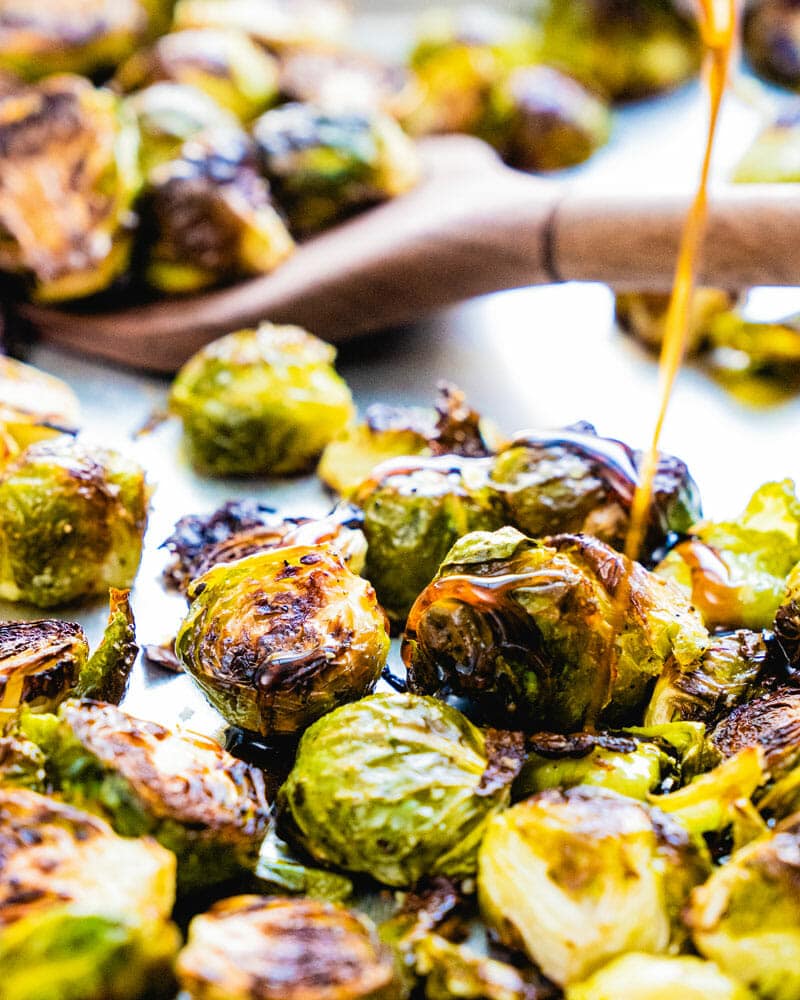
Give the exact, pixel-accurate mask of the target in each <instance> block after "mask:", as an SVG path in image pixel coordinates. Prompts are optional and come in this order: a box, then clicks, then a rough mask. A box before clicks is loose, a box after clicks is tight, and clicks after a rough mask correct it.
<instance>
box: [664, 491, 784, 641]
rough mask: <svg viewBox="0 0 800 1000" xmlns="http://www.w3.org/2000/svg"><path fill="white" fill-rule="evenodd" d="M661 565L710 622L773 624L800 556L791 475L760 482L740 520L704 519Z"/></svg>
mask: <svg viewBox="0 0 800 1000" xmlns="http://www.w3.org/2000/svg"><path fill="white" fill-rule="evenodd" d="M690 534H691V537H690V538H689V539H688V540H686V541H683V542H681V543H680V544H679V545H677V546H676V547H675V548H674V549H672V551H671V552H670V553H669V554H668V555H667V556H666V558H665V559H664V560H663V561H662V562H661V563H659V565H658V566H657V567H656V573H658V574H659V576H661V577H663V578H665V579H668V580H672V581H673V582H674V583H676V584H677V585H678V586H679V587H681V588H682V589H683V590H684V591H685V592H686V593H687V594H689V595H691V599H692V603H693V604H694V606H695V607H696V608H697V609H698V611H699V612H700V613H701V614H702V615H703V617H704V619H705V622H706V624H707V625H708V626H709V627H715V626H716V627H722V628H751V629H761V628H769V627H770V626H771V625H772V623H773V621H774V618H775V614H776V612H777V610H778V608H779V606H780V603H781V599H782V598H783V595H784V592H785V589H786V580H787V577H788V576H789V573H790V571H791V570H792V569H793V567H794V566H795V564H796V563H797V562H798V561H800V501H799V500H798V499H797V496H796V495H795V487H794V483H793V482H792V481H791V480H790V479H784V480H783V481H782V482H774V483H766V484H765V485H764V486H761V487H759V488H758V489H757V490H756V492H755V493H754V494H753V496H752V497H751V499H750V502H749V503H748V505H747V507H746V508H745V510H744V511H743V512H742V514H741V515H740V516H739V517H738V518H737V519H736V520H735V521H720V522H714V521H701V522H700V523H699V524H696V525H695V526H694V527H693V528H692V530H691V533H690Z"/></svg>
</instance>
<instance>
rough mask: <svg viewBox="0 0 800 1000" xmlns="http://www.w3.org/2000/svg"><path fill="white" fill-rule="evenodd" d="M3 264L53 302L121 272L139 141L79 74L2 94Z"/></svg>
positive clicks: (109, 101) (108, 98) (107, 98)
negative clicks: (28, 281) (27, 279)
mask: <svg viewBox="0 0 800 1000" xmlns="http://www.w3.org/2000/svg"><path fill="white" fill-rule="evenodd" d="M0 138H2V153H1V154H0V268H2V269H3V270H5V271H11V272H14V273H20V274H23V275H24V276H25V277H29V278H30V279H31V281H32V282H33V289H34V294H35V296H36V298H38V299H39V300H41V301H46V302H55V301H59V300H63V299H74V298H79V297H81V296H84V295H92V294H94V293H95V292H99V291H102V290H103V289H104V288H107V287H108V286H109V285H110V284H111V282H112V281H113V280H114V279H115V278H116V277H117V276H118V275H119V274H120V273H121V272H122V271H123V270H124V268H125V266H126V265H127V262H128V255H129V249H130V230H131V228H132V221H133V216H132V214H131V207H132V205H133V201H134V199H135V198H136V196H137V194H138V193H139V188H140V184H141V178H140V174H139V166H138V144H139V137H138V132H137V130H136V127H135V123H134V122H133V121H132V120H130V119H129V117H128V116H127V115H126V114H125V112H124V109H123V108H122V106H121V104H120V101H119V99H118V98H117V97H115V96H114V95H113V94H112V93H111V92H110V91H108V90H103V89H97V88H95V87H93V86H92V85H91V83H90V82H89V81H88V80H84V79H82V78H81V77H77V76H57V77H50V78H49V79H47V80H44V81H42V83H40V84H37V85H35V86H30V87H27V88H25V89H24V90H21V91H19V92H17V93H14V94H12V95H11V96H6V97H4V98H0Z"/></svg>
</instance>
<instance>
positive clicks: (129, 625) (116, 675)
mask: <svg viewBox="0 0 800 1000" xmlns="http://www.w3.org/2000/svg"><path fill="white" fill-rule="evenodd" d="M130 596H131V594H130V591H129V590H116V589H115V588H114V587H112V588H111V595H110V601H111V607H110V610H109V615H108V624H107V625H106V630H105V632H104V633H103V638H102V640H101V642H100V645H99V646H98V647H97V649H96V650H95V651H94V652H93V653H92V655H91V656H90V657H89V661H88V663H87V664H86V666H85V667H84V668H83V669H82V670H81V672H80V676H79V677H78V683H77V685H76V687H75V696H76V697H78V698H93V699H94V700H95V701H105V702H108V703H109V704H112V705H119V703H120V702H121V701H122V699H123V697H124V695H125V692H126V690H127V688H128V681H129V680H130V676H131V670H133V664H134V661H135V660H136V655H137V653H138V652H139V647H138V646H137V645H136V625H135V623H134V620H133V609H132V608H131V602H130Z"/></svg>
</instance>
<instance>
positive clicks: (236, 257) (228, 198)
mask: <svg viewBox="0 0 800 1000" xmlns="http://www.w3.org/2000/svg"><path fill="white" fill-rule="evenodd" d="M142 213H143V217H144V223H143V224H144V230H143V231H144V244H145V245H144V247H143V252H144V256H145V258H146V262H145V266H144V273H145V278H146V279H147V281H148V282H149V283H150V284H151V285H152V286H153V288H156V289H158V290H159V291H162V292H168V293H186V292H196V291H199V290H200V289H202V288H207V287H209V286H211V285H215V284H219V283H220V282H224V281H232V280H234V279H236V278H241V277H245V276H247V275H254V274H266V273H268V272H269V271H272V270H274V268H276V267H277V266H278V264H280V263H281V262H282V261H283V260H285V259H286V257H288V256H289V255H290V254H291V252H292V250H293V249H294V243H293V242H292V238H291V236H290V235H289V233H288V231H287V229H286V227H285V226H284V224H283V220H282V219H281V217H280V215H279V214H278V213H277V211H276V210H275V208H274V206H273V204H272V202H271V200H270V194H269V185H268V184H267V183H266V181H265V180H264V179H263V178H262V177H260V176H259V173H258V170H257V169H256V164H255V156H254V152H253V148H252V145H251V143H250V140H249V139H248V137H247V136H246V135H245V133H244V132H242V131H240V130H239V129H238V128H236V129H228V128H219V129H211V130H210V131H207V132H203V133H202V134H200V135H197V136H195V137H194V138H192V139H189V140H188V141H187V142H186V143H184V145H183V147H182V149H181V154H180V156H179V157H178V158H177V159H174V160H170V161H169V162H167V163H162V164H159V165H158V166H156V167H154V168H153V169H152V170H151V171H150V174H149V176H148V195H147V198H146V200H145V202H144V204H143V206H142Z"/></svg>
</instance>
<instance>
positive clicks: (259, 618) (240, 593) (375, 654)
mask: <svg viewBox="0 0 800 1000" xmlns="http://www.w3.org/2000/svg"><path fill="white" fill-rule="evenodd" d="M189 600H190V602H191V605H190V608H189V613H188V615H187V617H186V618H185V620H184V622H183V624H182V625H181V627H180V629H179V631H178V637H177V639H176V640H175V652H176V653H177V655H178V658H179V659H180V660H181V662H182V663H183V665H184V666H185V668H186V669H187V670H188V672H189V673H190V674H191V675H192V677H194V679H195V680H196V681H197V683H198V684H199V686H200V687H201V688H202V690H203V692H204V694H205V695H206V697H207V698H208V700H209V701H210V702H211V704H212V705H213V706H214V707H215V708H216V709H217V711H218V712H219V713H220V714H221V715H222V716H223V718H225V719H226V720H227V721H228V722H230V723H231V724H232V725H234V726H239V727H240V728H242V729H246V730H250V731H251V732H257V733H260V734H261V735H263V736H287V735H294V734H296V733H299V732H301V731H302V730H303V729H305V728H306V726H308V725H310V724H311V723H312V722H314V721H315V720H316V719H318V718H319V717H320V716H322V715H324V714H325V713H326V712H330V711H331V710H332V709H334V708H336V707H337V706H338V705H341V704H343V703H345V702H348V701H354V700H355V699H356V698H361V697H362V696H363V695H365V694H368V693H369V692H370V691H371V690H372V689H373V688H374V686H375V684H376V683H377V682H378V679H379V677H380V675H381V670H382V669H383V665H384V664H385V662H386V657H387V655H388V653H389V636H388V634H387V631H386V619H385V617H384V614H383V612H382V611H381V609H380V607H379V606H378V602H377V601H376V599H375V591H374V590H373V589H372V587H371V586H370V584H369V583H367V581H366V580H364V579H362V577H360V576H356V575H355V573H353V572H352V571H351V570H350V569H348V567H347V565H346V564H345V562H344V561H343V559H342V557H341V556H340V555H339V554H338V553H337V552H336V551H335V550H334V549H333V548H328V547H327V546H324V545H294V546H287V547H285V548H280V549H275V550H274V551H265V552H259V553H257V554H255V555H251V556H247V557H245V558H244V559H240V560H238V561H237V562H233V563H228V564H222V565H217V566H214V567H212V568H211V569H210V570H209V571H208V572H207V573H206V574H205V575H204V576H201V577H200V578H199V579H196V580H194V581H193V583H192V584H191V586H190V587H189Z"/></svg>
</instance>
